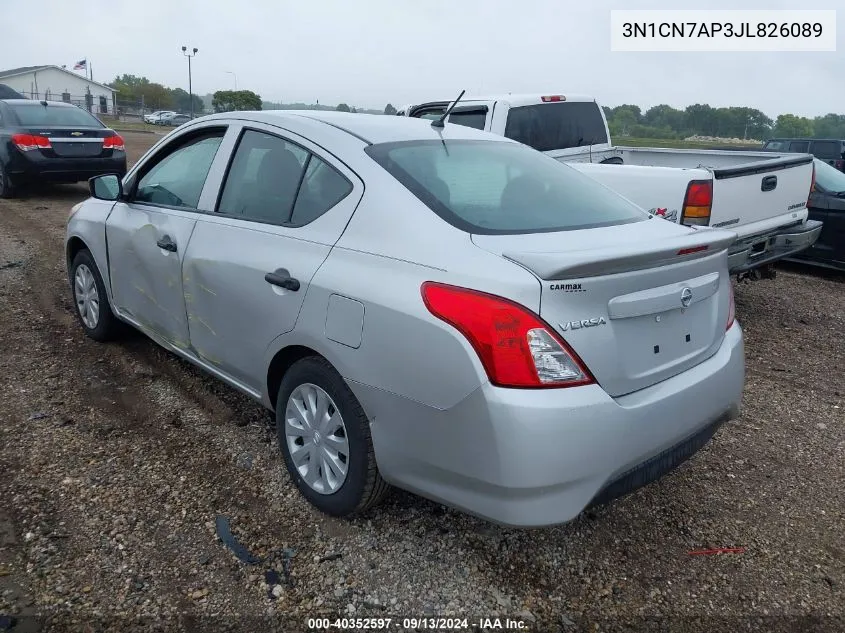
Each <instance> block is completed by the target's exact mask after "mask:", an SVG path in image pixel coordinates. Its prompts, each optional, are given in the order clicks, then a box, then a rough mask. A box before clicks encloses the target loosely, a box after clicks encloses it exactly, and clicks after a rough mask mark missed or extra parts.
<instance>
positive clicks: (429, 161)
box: [366, 140, 648, 234]
mask: <svg viewBox="0 0 845 633" xmlns="http://www.w3.org/2000/svg"><path fill="white" fill-rule="evenodd" d="M366 152H367V153H368V154H369V155H370V156H371V157H372V158H373V160H375V161H376V162H377V163H378V164H379V165H381V166H382V167H384V168H385V169H386V170H387V171H388V172H389V173H390V174H391V175H393V176H394V177H395V178H396V179H397V180H398V181H399V182H401V183H402V184H403V185H405V187H407V188H408V189H409V190H410V191H411V192H412V193H413V194H414V195H415V196H417V198H419V199H420V200H421V201H422V202H424V203H425V204H426V205H427V206H428V207H429V208H430V209H431V210H432V211H434V212H435V213H437V214H438V215H439V216H440V217H442V218H443V219H444V220H446V221H447V222H449V223H450V224H452V225H453V226H456V227H458V228H459V229H462V230H464V231H467V232H468V233H484V234H500V233H540V232H550V231H568V230H573V229H586V228H591V227H598V226H609V225H615V224H625V223H629V222H637V221H640V220H645V219H647V218H648V214H646V213H645V211H643V210H642V209H640V208H639V207H637V206H635V205H634V204H633V203H631V202H629V201H628V200H626V199H624V198H622V197H621V196H619V195H618V194H616V193H615V192H613V191H611V190H610V189H608V188H606V187H605V186H604V185H601V184H599V183H598V182H596V181H594V180H592V179H590V178H588V177H587V176H584V175H583V174H581V173H580V172H578V171H576V170H575V169H572V168H571V167H569V166H568V165H564V164H563V163H560V162H558V161H556V160H555V159H553V158H550V157H548V156H546V155H544V154H541V153H539V152H535V151H534V150H532V149H530V148H528V147H525V146H524V145H520V144H517V143H509V142H507V141H477V140H451V141H450V140H444V141H437V140H432V141H405V142H400V143H384V144H379V145H370V146H369V147H367V149H366Z"/></svg>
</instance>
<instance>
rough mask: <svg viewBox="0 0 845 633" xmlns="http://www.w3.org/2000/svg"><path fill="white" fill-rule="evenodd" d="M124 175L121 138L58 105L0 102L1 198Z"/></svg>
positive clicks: (83, 114) (78, 111)
mask: <svg viewBox="0 0 845 633" xmlns="http://www.w3.org/2000/svg"><path fill="white" fill-rule="evenodd" d="M107 173H109V174H119V175H120V176H121V177H122V176H124V175H125V174H126V149H125V147H124V143H123V139H122V138H121V137H120V136H119V135H118V134H117V133H116V132H115V131H114V130H112V129H109V128H107V127H106V126H105V125H103V124H102V123H101V122H100V120H99V119H97V118H96V117H95V116H93V115H92V114H90V113H89V112H86V111H85V110H83V109H81V108H78V107H76V106H75V105H71V104H69V103H62V102H60V101H34V100H29V99H0V198H11V197H12V196H14V195H15V189H16V188H17V187H18V186H20V185H24V184H29V183H41V182H66V183H67V182H79V181H81V180H88V179H89V178H91V177H93V176H99V175H100V174H107Z"/></svg>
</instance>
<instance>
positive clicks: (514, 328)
mask: <svg viewBox="0 0 845 633" xmlns="http://www.w3.org/2000/svg"><path fill="white" fill-rule="evenodd" d="M421 291H422V296H423V301H424V302H425V305H426V307H427V308H428V310H429V311H430V312H431V313H432V314H433V315H434V316H436V317H437V318H439V319H442V320H443V321H445V322H446V323H448V324H449V325H451V326H453V327H454V328H456V329H457V330H458V331H459V332H460V333H461V334H463V335H464V336H465V337H466V338H467V340H468V341H469V342H470V344H471V345H472V347H473V348H474V349H475V351H476V353H477V354H478V356H479V358H480V359H481V363H482V365H484V369H485V371H486V372H487V376H488V377H489V378H490V382H492V383H493V384H494V385H497V386H499V387H523V388H526V387H527V388H531V387H533V388H538V387H575V386H578V385H586V384H591V383H594V382H595V380H594V379H593V377H592V375H590V372H589V371H588V370H587V368H586V367H585V366H584V363H583V362H581V359H580V358H578V356H577V355H576V354H575V352H573V351H572V349H571V348H570V347H569V346H568V345H567V344H566V342H565V341H564V340H563V339H562V338H561V337H560V336H559V335H558V334H557V333H556V332H555V331H554V330H553V329H552V328H551V327H550V326H549V325H548V324H547V323H545V322H544V321H543V320H542V319H541V318H540V317H539V316H537V315H536V314H534V313H533V312H531V311H530V310H528V309H527V308H525V307H524V306H521V305H519V304H518V303H514V302H513V301H509V300H508V299H503V298H502V297H497V296H495V295H489V294H486V293H483V292H478V291H476V290H469V289H467V288H459V287H457V286H449V285H445V284H439V283H434V282H431V281H428V282H426V283H424V284H423V285H422V288H421Z"/></svg>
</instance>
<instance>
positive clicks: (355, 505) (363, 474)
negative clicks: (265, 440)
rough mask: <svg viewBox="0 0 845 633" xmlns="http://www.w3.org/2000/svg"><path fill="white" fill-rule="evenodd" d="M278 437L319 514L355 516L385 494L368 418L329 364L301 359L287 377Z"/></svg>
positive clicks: (281, 389) (315, 358) (278, 410)
mask: <svg viewBox="0 0 845 633" xmlns="http://www.w3.org/2000/svg"><path fill="white" fill-rule="evenodd" d="M276 433H277V435H278V438H279V448H280V449H281V451H282V455H283V456H284V459H285V465H286V466H287V468H288V472H289V473H290V476H291V478H292V479H293V481H294V483H295V484H296V487H297V488H298V489H299V491H300V493H302V496H304V497H305V498H306V499H307V500H308V501H309V502H311V504H312V505H314V506H315V507H316V508H317V509H319V510H320V511H322V512H325V513H326V514H330V515H332V516H341V517H349V516H353V515H355V514H359V513H361V512H364V511H365V510H367V509H369V508H371V507H373V506H375V505H376V504H378V502H379V501H381V499H382V498H383V497H384V495H385V494H386V492H387V490H388V485H387V483H386V482H385V481H384V480H383V479H382V478H381V475H380V474H379V471H378V466H377V465H376V459H375V450H374V448H373V442H372V437H371V435H370V421H369V420H368V419H367V414H366V413H365V412H364V409H363V408H362V407H361V404H360V403H359V402H358V400H357V398H355V395H354V394H353V393H352V390H351V389H349V387H348V386H347V384H346V383H345V382H344V380H343V378H342V377H341V376H340V374H339V373H338V372H337V371H336V370H335V369H334V367H332V366H331V365H330V364H329V363H328V361H326V360H325V359H323V358H320V357H318V356H309V357H306V358H303V359H301V360H299V361H297V362H296V363H294V364H293V365H292V366H291V367H290V369H288V371H287V372H286V373H285V375H284V377H283V378H282V383H281V385H280V386H279V396H278V398H277V400H276Z"/></svg>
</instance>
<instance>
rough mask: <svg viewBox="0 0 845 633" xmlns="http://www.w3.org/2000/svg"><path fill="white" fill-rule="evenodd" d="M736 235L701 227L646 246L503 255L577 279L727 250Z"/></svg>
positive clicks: (547, 273) (550, 275)
mask: <svg viewBox="0 0 845 633" xmlns="http://www.w3.org/2000/svg"><path fill="white" fill-rule="evenodd" d="M736 238H737V236H736V233H732V232H730V231H722V230H719V229H711V228H701V229H696V230H695V231H694V232H693V233H690V234H688V235H682V236H680V237H676V238H672V239H667V240H662V241H661V242H659V243H654V244H648V245H647V246H643V245H642V244H641V243H640V244H631V245H630V246H628V245H626V246H613V247H606V248H601V249H590V250H583V251H568V252H559V253H502V255H503V256H504V257H505V258H507V259H509V260H511V261H512V262H514V263H516V264H519V265H520V266H522V267H523V268H526V269H528V270H529V271H531V272H532V273H534V274H535V275H537V276H538V277H539V278H540V279H543V280H552V279H563V278H570V279H578V278H581V277H595V276H597V275H612V274H615V273H622V272H627V271H630V270H642V269H644V268H656V267H658V266H662V265H665V264H674V263H677V262H679V261H685V260H692V259H699V258H702V257H708V256H710V255H714V254H716V253H718V252H720V251H724V250H726V249H727V248H728V247H729V246H730V245H731V244H733V243H734V242H735V241H736Z"/></svg>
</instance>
